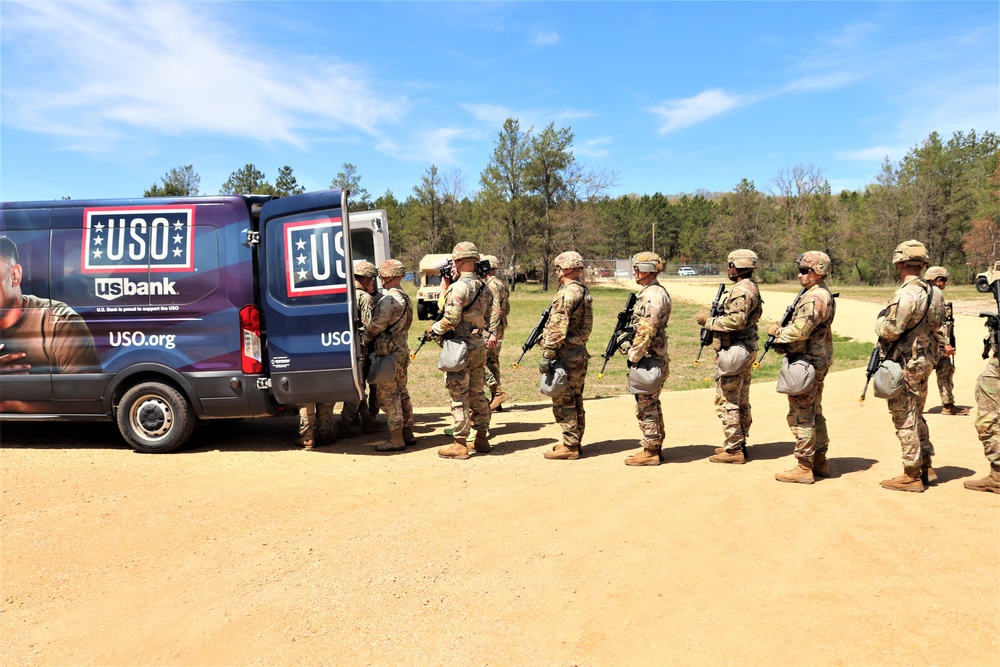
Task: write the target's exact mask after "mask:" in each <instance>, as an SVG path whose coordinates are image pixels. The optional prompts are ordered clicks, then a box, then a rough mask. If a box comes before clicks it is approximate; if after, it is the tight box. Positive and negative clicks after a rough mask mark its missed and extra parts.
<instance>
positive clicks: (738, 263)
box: [726, 248, 757, 271]
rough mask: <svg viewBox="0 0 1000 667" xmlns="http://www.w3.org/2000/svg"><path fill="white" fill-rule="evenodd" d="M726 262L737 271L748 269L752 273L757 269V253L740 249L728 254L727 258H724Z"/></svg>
mask: <svg viewBox="0 0 1000 667" xmlns="http://www.w3.org/2000/svg"><path fill="white" fill-rule="evenodd" d="M726 261H727V262H729V263H730V264H731V265H733V266H734V267H736V268H737V269H750V270H751V271H753V270H754V269H756V268H757V253H755V252H754V251H753V250H747V249H746V248H740V249H739V250H734V251H732V252H731V253H729V257H727V258H726Z"/></svg>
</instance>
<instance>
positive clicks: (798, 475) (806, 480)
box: [774, 458, 816, 484]
mask: <svg viewBox="0 0 1000 667" xmlns="http://www.w3.org/2000/svg"><path fill="white" fill-rule="evenodd" d="M795 463H796V466H795V467H794V468H792V469H791V470H786V471H785V472H776V473H774V478H775V479H776V480H778V481H779V482H792V483H795V484H812V483H813V482H815V481H816V478H815V477H813V464H812V461H810V460H808V459H798V458H797V459H795Z"/></svg>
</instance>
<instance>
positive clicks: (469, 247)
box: [451, 241, 479, 262]
mask: <svg viewBox="0 0 1000 667" xmlns="http://www.w3.org/2000/svg"><path fill="white" fill-rule="evenodd" d="M451 258H452V259H453V260H455V261H456V262H458V261H461V260H463V259H474V260H476V261H478V260H479V248H477V247H476V244H475V243H472V242H471V241H462V242H461V243H459V244H458V245H456V246H455V249H454V250H452V251H451Z"/></svg>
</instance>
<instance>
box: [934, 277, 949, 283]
mask: <svg viewBox="0 0 1000 667" xmlns="http://www.w3.org/2000/svg"><path fill="white" fill-rule="evenodd" d="M934 280H936V281H938V282H941V283H946V282H948V279H947V278H935V279H934Z"/></svg>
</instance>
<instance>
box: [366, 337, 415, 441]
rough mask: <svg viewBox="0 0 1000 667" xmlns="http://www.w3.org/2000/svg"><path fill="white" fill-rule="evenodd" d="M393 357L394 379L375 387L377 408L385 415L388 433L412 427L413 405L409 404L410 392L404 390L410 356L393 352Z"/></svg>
mask: <svg viewBox="0 0 1000 667" xmlns="http://www.w3.org/2000/svg"><path fill="white" fill-rule="evenodd" d="M393 356H394V357H395V358H396V377H394V378H393V379H392V380H391V381H389V382H380V383H379V384H377V385H375V387H376V393H377V394H378V401H379V406H380V407H381V408H382V412H384V413H385V416H386V423H387V424H388V426H389V431H390V432H392V431H398V430H400V429H402V428H406V427H409V428H412V427H413V405H412V404H411V403H410V391H409V389H407V388H406V382H407V380H408V376H409V366H410V356H409V355H408V354H406V353H405V352H395V353H394V354H393Z"/></svg>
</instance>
